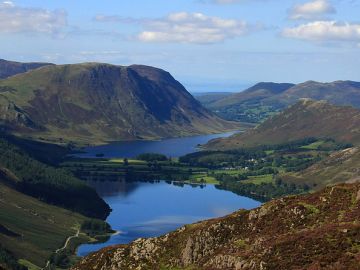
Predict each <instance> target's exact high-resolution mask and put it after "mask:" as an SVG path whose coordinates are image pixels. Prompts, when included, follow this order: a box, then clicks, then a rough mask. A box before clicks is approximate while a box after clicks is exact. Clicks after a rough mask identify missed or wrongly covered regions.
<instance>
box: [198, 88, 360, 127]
mask: <svg viewBox="0 0 360 270" xmlns="http://www.w3.org/2000/svg"><path fill="white" fill-rule="evenodd" d="M301 98H310V99H314V100H326V101H328V102H329V103H332V104H336V105H350V106H353V107H357V108H360V83H359V82H353V81H335V82H331V83H320V82H315V81H308V82H305V83H300V84H297V85H294V84H286V83H283V84H277V83H259V84H256V85H255V86H253V87H251V88H249V89H247V90H245V91H243V92H240V93H236V94H233V95H229V96H227V97H224V98H219V99H217V100H213V101H212V102H207V103H203V104H204V105H205V106H206V107H208V108H210V109H211V110H213V111H214V112H216V113H217V114H218V115H220V116H222V117H224V118H225V119H228V120H236V121H240V122H252V123H260V122H262V121H264V120H265V119H267V118H268V117H269V116H272V115H274V114H276V113H278V112H280V111H282V110H283V109H285V108H286V107H288V106H289V105H293V104H295V103H296V102H298V101H299V99H301Z"/></svg>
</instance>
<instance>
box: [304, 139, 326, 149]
mask: <svg viewBox="0 0 360 270" xmlns="http://www.w3.org/2000/svg"><path fill="white" fill-rule="evenodd" d="M322 144H324V141H323V140H319V141H316V142H314V143H311V144H309V145H304V146H302V147H301V148H302V149H308V150H317V149H319V147H320V146H321V145H322Z"/></svg>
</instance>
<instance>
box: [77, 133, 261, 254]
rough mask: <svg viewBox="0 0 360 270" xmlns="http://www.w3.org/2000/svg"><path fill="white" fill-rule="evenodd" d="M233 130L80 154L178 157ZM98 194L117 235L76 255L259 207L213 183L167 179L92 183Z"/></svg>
mask: <svg viewBox="0 0 360 270" xmlns="http://www.w3.org/2000/svg"><path fill="white" fill-rule="evenodd" d="M234 133H235V132H229V133H223V134H213V135H202V136H193V137H183V138H174V139H164V140H160V141H132V142H116V143H111V144H108V145H103V146H96V147H88V148H86V149H85V152H86V153H82V154H76V156H78V157H87V158H94V157H95V156H96V154H104V157H106V158H114V157H128V158H131V157H135V156H137V155H139V154H142V153H161V154H164V155H167V156H171V157H179V156H182V155H185V154H188V153H192V152H195V151H198V150H199V149H198V145H199V144H204V143H206V142H208V141H209V140H211V139H215V138H219V137H228V136H230V135H232V134H234ZM89 184H90V185H91V186H93V187H94V188H95V189H96V190H97V192H98V193H99V195H100V196H101V197H102V198H103V199H104V200H105V201H106V202H107V203H108V204H109V205H110V207H111V208H112V209H113V211H112V213H111V214H110V216H109V217H108V219H107V222H108V223H109V224H110V225H111V226H112V228H113V229H114V230H116V231H119V232H120V233H119V234H117V235H113V236H112V237H111V238H110V240H109V241H107V242H106V243H102V244H89V245H82V246H80V247H79V249H78V255H80V256H85V255H87V254H89V253H91V252H94V251H97V250H99V249H101V248H103V247H106V246H109V245H115V244H126V243H129V242H131V241H132V240H135V239H137V238H139V237H154V236H160V235H163V234H165V233H167V232H170V231H172V230H175V229H177V228H179V227H181V226H182V225H184V224H189V223H193V222H196V221H200V220H204V219H209V218H214V217H220V216H224V215H226V214H229V213H231V212H234V211H235V210H238V209H240V208H245V209H251V208H255V207H257V206H259V205H260V203H259V202H257V201H254V200H252V199H249V198H246V197H242V196H238V195H235V194H234V193H232V192H229V191H224V190H219V189H216V187H215V186H213V185H207V186H204V187H199V186H197V187H193V186H190V185H185V186H182V187H181V186H176V185H173V184H168V183H167V182H165V181H161V182H158V183H153V184H152V183H146V182H136V183H126V182H110V181H108V182H91V183H89Z"/></svg>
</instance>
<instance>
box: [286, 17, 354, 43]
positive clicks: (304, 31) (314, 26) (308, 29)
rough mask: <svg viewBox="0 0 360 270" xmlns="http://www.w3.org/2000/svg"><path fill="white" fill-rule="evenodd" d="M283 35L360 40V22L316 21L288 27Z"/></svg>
mask: <svg viewBox="0 0 360 270" xmlns="http://www.w3.org/2000/svg"><path fill="white" fill-rule="evenodd" d="M282 35H283V36H285V37H289V38H296V39H303V40H310V41H315V42H352V43H355V44H356V43H359V42H360V24H351V23H339V22H336V21H315V22H310V23H306V24H302V25H299V26H297V27H293V28H286V29H284V30H283V32H282Z"/></svg>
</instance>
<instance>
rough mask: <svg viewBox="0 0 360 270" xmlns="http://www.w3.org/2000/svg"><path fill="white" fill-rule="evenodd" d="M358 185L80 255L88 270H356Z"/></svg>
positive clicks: (81, 267) (78, 269)
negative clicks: (82, 256) (87, 254)
mask: <svg viewBox="0 0 360 270" xmlns="http://www.w3.org/2000/svg"><path fill="white" fill-rule="evenodd" d="M359 241H360V184H351V185H345V184H343V185H338V186H333V187H328V188H326V189H325V190H322V191H320V192H317V193H314V194H309V195H302V196H291V197H285V198H282V199H278V200H273V201H271V202H269V203H266V204H264V205H263V206H261V207H260V208H257V209H254V210H251V211H248V210H239V211H237V212H235V213H233V214H231V215H229V216H226V217H223V218H218V219H212V220H208V221H203V222H199V223H195V224H192V225H187V226H184V227H182V228H180V229H178V230H177V231H175V232H172V233H169V234H166V235H164V236H161V237H158V238H150V239H138V240H136V241H134V242H132V243H130V244H128V245H120V246H112V247H108V248H105V249H102V250H100V251H99V252H96V253H94V254H91V255H89V256H87V257H85V258H84V259H83V260H82V261H81V262H80V263H79V264H77V265H76V266H75V267H74V268H72V269H73V270H85V269H86V270H87V269H94V270H97V269H99V270H100V269H101V270H107V269H129V270H132V269H154V270H156V269H159V270H160V269H198V270H201V269H244V270H255V269H264V270H265V269H299V270H301V269H304V270H305V269H344V270H345V269H359V268H360V251H359V248H358V245H359Z"/></svg>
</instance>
